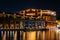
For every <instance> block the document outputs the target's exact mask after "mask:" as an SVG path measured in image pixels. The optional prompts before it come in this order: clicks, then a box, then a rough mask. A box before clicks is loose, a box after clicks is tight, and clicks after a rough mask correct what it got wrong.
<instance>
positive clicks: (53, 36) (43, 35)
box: [2, 30, 60, 40]
mask: <svg viewBox="0 0 60 40" xmlns="http://www.w3.org/2000/svg"><path fill="white" fill-rule="evenodd" d="M2 33H3V34H2V40H9V39H10V40H60V31H57V30H47V31H26V32H24V31H19V32H18V31H10V34H9V31H5V32H2ZM9 36H10V37H9Z"/></svg>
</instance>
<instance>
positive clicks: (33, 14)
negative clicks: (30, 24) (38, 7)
mask: <svg viewBox="0 0 60 40" xmlns="http://www.w3.org/2000/svg"><path fill="white" fill-rule="evenodd" d="M26 15H35V13H27V14H26Z"/></svg>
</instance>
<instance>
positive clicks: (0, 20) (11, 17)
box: [0, 8, 56, 29]
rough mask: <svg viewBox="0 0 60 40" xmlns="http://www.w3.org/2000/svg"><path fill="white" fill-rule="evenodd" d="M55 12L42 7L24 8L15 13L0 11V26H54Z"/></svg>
mask: <svg viewBox="0 0 60 40" xmlns="http://www.w3.org/2000/svg"><path fill="white" fill-rule="evenodd" d="M55 27H56V12H55V11H51V10H42V9H34V8H30V9H26V10H21V11H19V12H16V13H7V12H0V28H4V29H5V28H8V29H9V28H12V29H14V28H15V29H16V28H17V29H22V28H37V29H38V28H55Z"/></svg>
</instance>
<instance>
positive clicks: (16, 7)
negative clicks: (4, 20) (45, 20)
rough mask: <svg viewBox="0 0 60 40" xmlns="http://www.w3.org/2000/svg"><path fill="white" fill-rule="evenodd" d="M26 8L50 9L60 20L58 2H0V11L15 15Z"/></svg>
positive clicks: (43, 0)
mask: <svg viewBox="0 0 60 40" xmlns="http://www.w3.org/2000/svg"><path fill="white" fill-rule="evenodd" d="M27 8H39V9H50V10H53V11H56V13H57V18H58V19H59V18H60V2H59V0H0V11H5V12H11V13H15V12H18V11H20V10H23V9H27Z"/></svg>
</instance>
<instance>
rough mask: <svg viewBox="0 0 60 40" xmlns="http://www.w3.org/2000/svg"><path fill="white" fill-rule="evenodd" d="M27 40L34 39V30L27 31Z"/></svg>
mask: <svg viewBox="0 0 60 40" xmlns="http://www.w3.org/2000/svg"><path fill="white" fill-rule="evenodd" d="M27 37H28V38H27V40H36V32H35V31H34V32H28V36H27Z"/></svg>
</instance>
